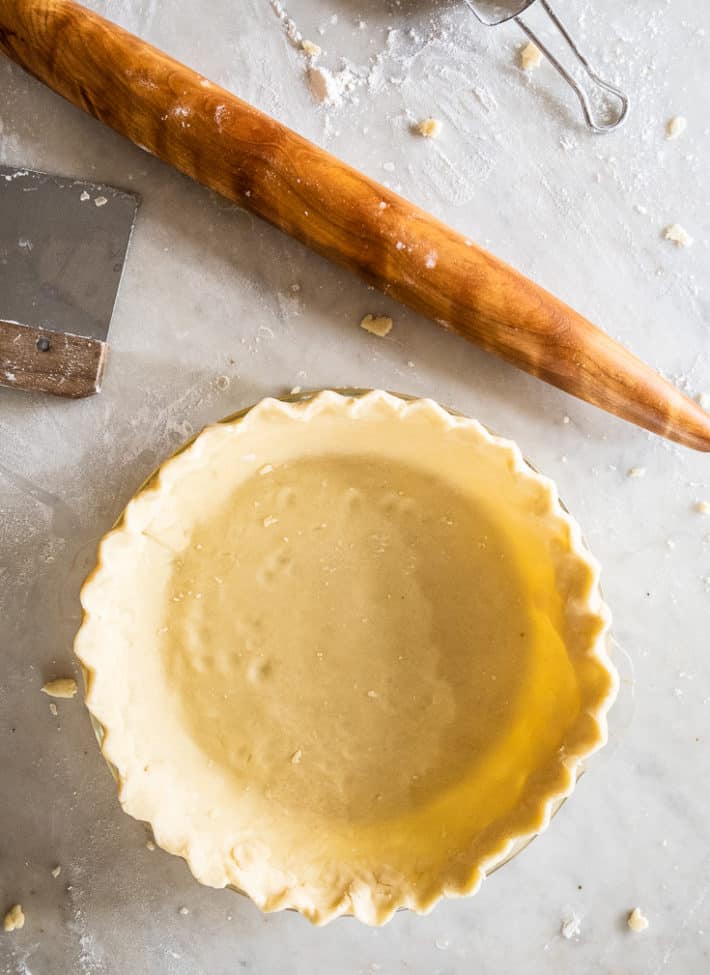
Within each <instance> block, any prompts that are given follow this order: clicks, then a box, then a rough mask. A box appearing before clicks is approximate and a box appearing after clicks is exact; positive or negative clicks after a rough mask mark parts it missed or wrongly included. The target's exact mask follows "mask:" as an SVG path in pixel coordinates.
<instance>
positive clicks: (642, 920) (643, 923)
mask: <svg viewBox="0 0 710 975" xmlns="http://www.w3.org/2000/svg"><path fill="white" fill-rule="evenodd" d="M626 923H627V924H628V926H629V928H630V929H631V930H632V931H635V932H636V933H638V932H639V931H645V930H646V928H647V927H648V918H647V917H644V915H643V914H642V913H641V908H640V907H635V908H634V909H633V911H631V913H630V914H629V916H628V917H627V918H626Z"/></svg>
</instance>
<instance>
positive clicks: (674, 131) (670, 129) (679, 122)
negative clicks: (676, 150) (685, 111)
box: [666, 115, 688, 140]
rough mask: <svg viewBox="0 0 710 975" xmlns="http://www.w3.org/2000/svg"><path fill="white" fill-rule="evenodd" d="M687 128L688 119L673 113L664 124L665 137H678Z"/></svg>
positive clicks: (669, 138)
mask: <svg viewBox="0 0 710 975" xmlns="http://www.w3.org/2000/svg"><path fill="white" fill-rule="evenodd" d="M687 128H688V120H687V118H684V116H682V115H675V116H674V117H673V118H672V119H669V120H668V124H667V125H666V139H668V140H671V139H678V138H679V137H680V136H681V135H683V133H684V132H685V130H686V129H687Z"/></svg>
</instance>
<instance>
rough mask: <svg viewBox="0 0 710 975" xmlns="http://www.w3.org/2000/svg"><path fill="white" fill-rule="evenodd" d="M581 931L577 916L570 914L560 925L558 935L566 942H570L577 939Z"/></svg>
mask: <svg viewBox="0 0 710 975" xmlns="http://www.w3.org/2000/svg"><path fill="white" fill-rule="evenodd" d="M581 930H582V919H581V917H579V915H578V914H570V916H569V917H567V918H565V919H564V921H563V922H562V924H561V925H560V934H561V935H562V937H563V938H566V939H567V941H571V940H572V939H573V938H578V937H579V934H580V931H581Z"/></svg>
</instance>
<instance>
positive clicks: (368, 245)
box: [0, 0, 710, 450]
mask: <svg viewBox="0 0 710 975" xmlns="http://www.w3.org/2000/svg"><path fill="white" fill-rule="evenodd" d="M0 51H2V52H3V53H4V54H6V55H7V56H8V57H9V58H11V59H12V60H13V61H15V62H17V64H19V65H20V66H21V67H23V68H25V69H26V70H27V71H29V72H30V73H31V74H33V75H34V76H35V77H36V78H38V79H39V80H40V81H42V82H44V83H45V84H46V85H48V86H49V87H50V88H52V89H53V90H54V91H56V92H58V93H59V94H60V95H63V96H64V97H65V98H66V99H68V100H69V101H70V102H72V103H73V104H74V105H77V106H79V107H80V108H83V109H84V110H85V111H87V112H89V113H90V114H91V115H93V116H94V117H95V118H97V119H100V121H102V122H105V123H106V124H107V125H110V126H111V127H112V128H113V129H115V130H116V131H117V132H120V133H121V134H122V135H124V136H127V137H128V138H129V139H131V141H132V142H134V143H136V144H137V145H139V146H141V147H142V148H143V149H146V150H147V151H148V152H151V153H153V154H154V155H155V156H157V157H159V158H160V159H162V160H164V161H165V162H167V163H169V164H170V165H172V166H175V167H176V168H177V169H179V170H181V171H182V172H183V173H186V174H187V175H188V176H191V177H192V178H193V179H195V180H197V181H199V182H200V183H203V184H205V185H206V186H209V187H210V188H211V189H213V190H216V191H217V192H218V193H221V194H222V195H223V196H225V197H227V198H228V199H230V200H233V201H234V202H236V203H238V204H239V205H240V206H242V207H244V208H246V209H248V210H251V211H252V212H253V213H256V214H258V215H259V216H260V217H263V218H264V219H265V220H268V221H269V222H270V223H272V224H275V226H277V227H279V228H280V229H281V230H283V231H285V232H286V233H288V234H290V235H291V236H292V237H295V238H297V239H298V240H300V241H302V242H303V243H304V244H307V245H308V246H309V247H312V248H313V250H315V251H317V252H318V253H319V254H322V255H324V256H325V257H327V258H330V259H331V260H333V261H335V262H337V263H338V264H342V265H344V266H345V267H347V268H350V269H351V270H353V271H356V272H357V273H358V274H359V275H360V276H361V277H363V278H364V279H365V280H366V281H368V282H370V283H371V284H373V285H375V286H376V287H378V288H379V289H381V290H382V291H384V292H385V294H388V295H391V296H392V297H393V298H396V299H397V300H398V301H401V302H402V303H403V304H405V305H408V306H409V307H410V308H413V309H415V310H416V311H418V312H421V313H422V314H423V315H427V316H428V317H429V318H432V319H434V320H435V321H437V322H438V323H439V324H440V325H443V326H444V327H445V328H448V329H451V330H452V331H454V332H458V333H459V334H460V335H463V336H465V337H466V338H468V339H470V340H471V341H472V342H475V343H476V344H477V345H480V346H482V348H484V349H486V350H488V351H489V352H494V353H496V355H499V356H502V357H503V358H504V359H506V360H507V361H508V362H511V363H513V364H514V365H516V366H518V367H519V368H520V369H524V370H526V371H527V372H530V373H532V374H533V375H534V376H538V377H540V378H541V379H544V380H546V381H547V382H549V383H552V384H553V385H555V386H559V387H560V388H561V389H564V390H566V391H567V392H568V393H572V394H573V395H575V396H579V397H580V398H581V399H584V400H587V401H588V402H590V403H594V404H595V405H596V406H599V407H602V408H603V409H605V410H608V411H609V412H611V413H615V414H617V416H620V417H624V418H625V419H627V420H631V421H632V422H634V423H637V424H638V425H639V426H642V427H645V428H647V429H648V430H653V431H654V432H655V433H658V434H661V435H662V436H665V437H668V438H670V439H671V440H676V441H678V442H679V443H682V444H686V445H687V446H689V447H694V448H696V449H698V450H710V416H708V415H707V414H706V413H705V412H704V411H703V410H701V409H700V407H699V406H698V405H697V404H695V403H694V402H693V401H692V400H690V399H688V398H687V397H686V396H684V395H683V394H682V393H681V392H680V391H679V390H677V389H676V388H675V387H674V386H672V385H671V384H670V383H668V382H666V381H665V380H664V379H663V378H662V377H661V376H659V375H658V373H656V372H655V371H654V370H653V369H651V368H650V367H649V366H647V365H645V364H644V363H643V362H641V361H640V360H639V359H637V358H636V357H635V356H634V355H632V354H631V352H629V351H628V350H627V349H625V348H624V347H623V346H621V345H619V344H618V343H617V342H615V341H614V340H613V339H611V338H610V337H609V336H608V335H606V334H605V333H604V332H602V331H600V330H599V329H598V328H596V327H595V326H593V325H592V324H591V323H590V322H588V321H587V320H586V319H585V318H583V317H582V316H581V315H578V314H577V313H576V312H575V311H573V310H572V309H571V308H569V307H568V306H567V305H565V304H563V303H562V302H561V301H559V300H558V299H557V298H554V297H553V296H552V295H550V294H548V292H546V291H544V290H543V289H542V288H540V287H538V286H537V285H535V284H533V282H531V281H529V280H528V279H527V278H525V277H523V276H522V275H520V274H518V273H517V272H516V271H514V270H513V269H512V268H510V267H508V266H507V265H506V264H504V263H503V262H502V261H499V260H498V259H497V258H495V257H493V256H492V255H491V254H488V253H487V252H486V251H484V250H482V249H481V248H480V247H477V246H476V245H475V244H474V243H473V242H472V241H470V240H468V239H467V238H466V237H463V236H461V235H460V234H458V233H456V232H455V231H453V230H452V229H451V228H449V227H447V226H446V225H444V224H443V223H441V222H440V221H438V220H436V219H435V218H434V217H432V216H430V215H429V214H427V213H425V212H424V211H423V210H420V209H418V208H417V207H415V206H413V204H411V203H409V202H408V201H407V200H405V199H403V198H402V197H400V196H397V195H396V194H395V193H392V192H391V191H390V190H388V189H386V188H385V187H383V186H381V185H379V184H378V183H375V182H374V181H373V180H371V179H368V178H367V177H366V176H364V175H363V174H362V173H359V172H357V171H356V170H355V169H352V168H351V167H350V166H347V165H346V164H345V163H343V162H341V161H340V160H338V159H336V158H334V157H333V156H331V155H329V154H328V153H326V152H324V151H323V150H322V149H319V148H318V147H317V146H315V145H312V144H311V143H310V142H307V141H306V140H305V139H302V138H301V137H300V136H298V135H296V133H294V132H292V131H291V130H290V129H288V128H286V127H285V126H284V125H281V124H280V123H279V122H276V121H275V120H274V119H272V118H269V117H268V116H267V115H264V114H263V113H262V112H259V111H257V110H256V109H255V108H253V107H252V106H250V105H248V104H246V103H245V102H243V101H241V100H240V99H239V98H237V97H235V96H234V95H232V94H231V93H230V92H228V91H225V89H223V88H220V87H218V86H217V85H215V84H213V83H212V82H210V81H209V80H208V79H207V78H204V77H202V76H201V75H200V74H198V73H197V72H195V71H193V70H191V69H190V68H188V67H186V66H185V65H183V64H181V63H180V62H178V61H175V60H174V59H172V58H170V57H168V56H167V55H166V54H164V53H163V52H161V51H159V50H157V49H156V48H154V47H152V46H151V45H149V44H147V43H145V41H142V40H140V38H138V37H135V36H134V35H132V34H129V33H128V32H127V31H125V30H122V29H121V28H119V27H117V26H116V25H115V24H112V23H110V22H109V21H107V20H104V19H103V18H102V17H99V16H98V15H97V14H95V13H93V12H91V11H89V10H87V9H86V8H85V7H82V6H81V5H80V4H78V3H75V2H73V0H0Z"/></svg>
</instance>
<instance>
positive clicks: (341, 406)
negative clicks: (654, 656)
mask: <svg viewBox="0 0 710 975" xmlns="http://www.w3.org/2000/svg"><path fill="white" fill-rule="evenodd" d="M82 603H83V607H84V620H83V623H82V626H81V629H80V630H79V633H78V635H77V638H76V645H75V649H76V653H77V655H78V657H79V659H80V660H81V662H82V664H83V666H84V672H85V676H86V684H87V694H86V703H87V706H88V708H89V710H90V712H91V714H92V716H93V719H94V722H95V727H96V728H97V731H98V734H99V738H100V742H101V748H102V751H103V754H104V756H105V757H106V759H107V760H108V762H109V764H110V766H111V767H112V768H113V770H114V773H115V776H116V778H117V781H118V785H119V798H120V801H121V803H122V805H123V808H124V809H125V811H126V812H128V813H130V815H132V816H134V817H136V818H137V819H140V820H145V821H147V822H148V823H150V825H151V827H152V829H153V833H154V835H155V840H156V842H157V843H158V844H159V845H160V846H161V847H163V849H165V850H168V851H169V852H171V853H176V854H178V855H180V856H182V857H184V858H185V859H186V860H187V862H188V864H189V866H190V869H191V870H192V872H193V873H194V875H195V876H196V877H197V879H198V880H200V881H201V882H202V883H204V884H208V885H211V886H214V887H223V886H227V885H229V886H233V887H235V888H237V889H239V890H241V891H243V892H245V893H246V894H248V895H249V896H250V897H251V898H252V899H253V900H254V901H255V902H256V904H257V905H258V906H259V907H260V908H261V909H262V910H264V911H274V910H280V909H283V908H295V909H296V910H298V911H300V912H301V913H303V914H304V915H305V916H307V917H308V918H309V919H310V920H311V921H313V922H315V923H319V924H321V923H324V922H326V921H329V920H331V919H332V918H334V917H336V916H337V915H340V914H353V915H355V916H356V917H358V918H359V919H360V920H362V921H364V922H366V923H368V924H382V923H384V922H385V921H387V920H388V919H389V918H390V917H391V915H392V913H393V912H394V911H395V910H397V909H398V908H401V907H408V908H411V909H413V910H415V911H418V912H422V913H423V912H427V911H429V910H430V909H431V908H432V906H433V905H434V904H435V902H436V901H437V900H438V899H439V898H441V897H442V896H458V895H463V894H471V893H473V892H474V891H475V890H476V889H477V888H478V887H479V885H480V883H481V880H482V879H483V877H484V876H485V874H486V873H489V872H490V871H491V870H492V869H493V868H494V867H495V866H496V865H499V864H500V863H501V862H502V861H503V860H505V859H506V858H508V857H509V856H510V854H511V852H513V851H515V850H517V849H518V848H519V847H520V846H522V845H524V843H525V841H527V840H529V839H530V838H531V837H532V836H533V835H535V834H537V833H539V832H540V831H541V830H543V829H544V828H545V827H546V826H547V824H548V822H549V819H550V816H551V814H552V812H553V811H554V810H555V809H556V808H557V807H558V806H559V804H560V803H561V801H562V800H563V799H564V797H565V796H567V795H568V794H569V793H570V792H571V791H572V789H573V787H574V784H575V781H576V779H577V776H578V775H579V773H580V771H581V768H582V763H583V762H584V760H585V759H586V758H587V757H588V756H589V755H590V754H591V753H592V752H594V751H595V750H596V749H597V748H599V747H600V746H601V745H602V744H603V743H604V741H605V738H606V717H605V716H606V712H607V710H608V708H609V706H610V704H611V702H612V700H613V697H614V694H615V691H616V685H617V677H616V673H615V670H614V669H613V667H612V665H611V663H610V661H609V659H608V657H607V653H606V643H607V639H606V638H607V631H608V625H609V613H608V610H607V608H606V606H605V605H604V603H603V601H602V598H601V594H600V590H599V571H598V566H597V563H596V562H595V560H594V559H593V558H592V556H591V555H590V554H589V552H588V551H587V549H586V547H585V545H584V544H583V541H582V537H581V534H580V531H579V528H578V526H577V524H576V523H575V522H574V521H573V520H572V518H570V516H569V515H568V514H567V513H566V511H565V510H564V509H563V508H562V506H561V504H560V501H559V498H558V495H557V491H556V488H555V486H554V484H553V483H552V482H551V481H549V480H548V479H547V478H545V477H542V476H541V475H540V474H538V473H536V472H535V471H534V470H533V469H532V468H531V467H530V466H529V465H528V464H527V463H526V461H525V460H524V459H523V457H522V455H521V453H520V451H519V449H518V447H517V446H516V445H515V444H513V443H511V442H510V441H507V440H502V439H500V438H498V437H495V436H493V435H491V434H490V433H489V432H488V431H487V430H485V429H484V428H483V427H482V426H481V425H480V424H479V423H477V422H476V421H475V420H471V419H467V418H465V417H461V416H458V415H453V414H452V413H450V412H447V411H446V410H444V409H442V408H441V407H440V406H438V405H437V404H436V403H434V402H432V401H431V400H406V399H404V398H401V397H398V396H394V395H392V394H389V393H384V392H367V393H364V394H362V395H342V394H339V393H335V392H330V391H327V392H321V393H318V394H316V395H313V396H312V397H310V398H307V399H305V400H303V401H299V402H283V401H280V400H276V399H266V400H263V401H262V402H261V403H259V404H258V405H257V406H255V407H253V408H252V409H250V410H248V411H247V412H245V413H244V414H242V415H240V416H238V417H236V418H230V419H227V420H225V421H223V422H221V423H217V424H215V425H213V426H210V427H208V428H207V429H206V430H204V431H203V432H202V433H201V434H200V435H199V436H198V437H197V438H196V439H195V440H194V441H193V442H192V443H190V444H189V445H187V447H185V448H183V450H182V451H181V452H180V453H178V454H177V455H176V456H174V457H172V458H171V459H170V460H168V461H167V462H166V463H165V464H163V466H162V467H161V468H160V470H159V471H158V472H157V473H156V474H155V475H154V476H153V477H152V478H151V479H150V481H149V482H148V483H147V484H146V485H145V486H144V487H143V488H142V489H141V490H140V492H139V493H138V494H137V495H136V497H135V498H134V499H133V500H132V501H131V502H130V504H129V505H128V507H127V508H126V510H125V512H124V514H123V516H122V518H121V520H120V521H119V523H118V525H117V526H116V527H115V528H114V530H113V531H111V532H110V533H109V534H108V535H107V536H106V537H105V538H104V539H103V541H102V542H101V545H100V548H99V557H98V565H97V567H96V569H95V570H94V572H93V574H92V575H91V576H90V577H89V579H88V580H87V582H86V584H85V586H84V588H83V591H82Z"/></svg>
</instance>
